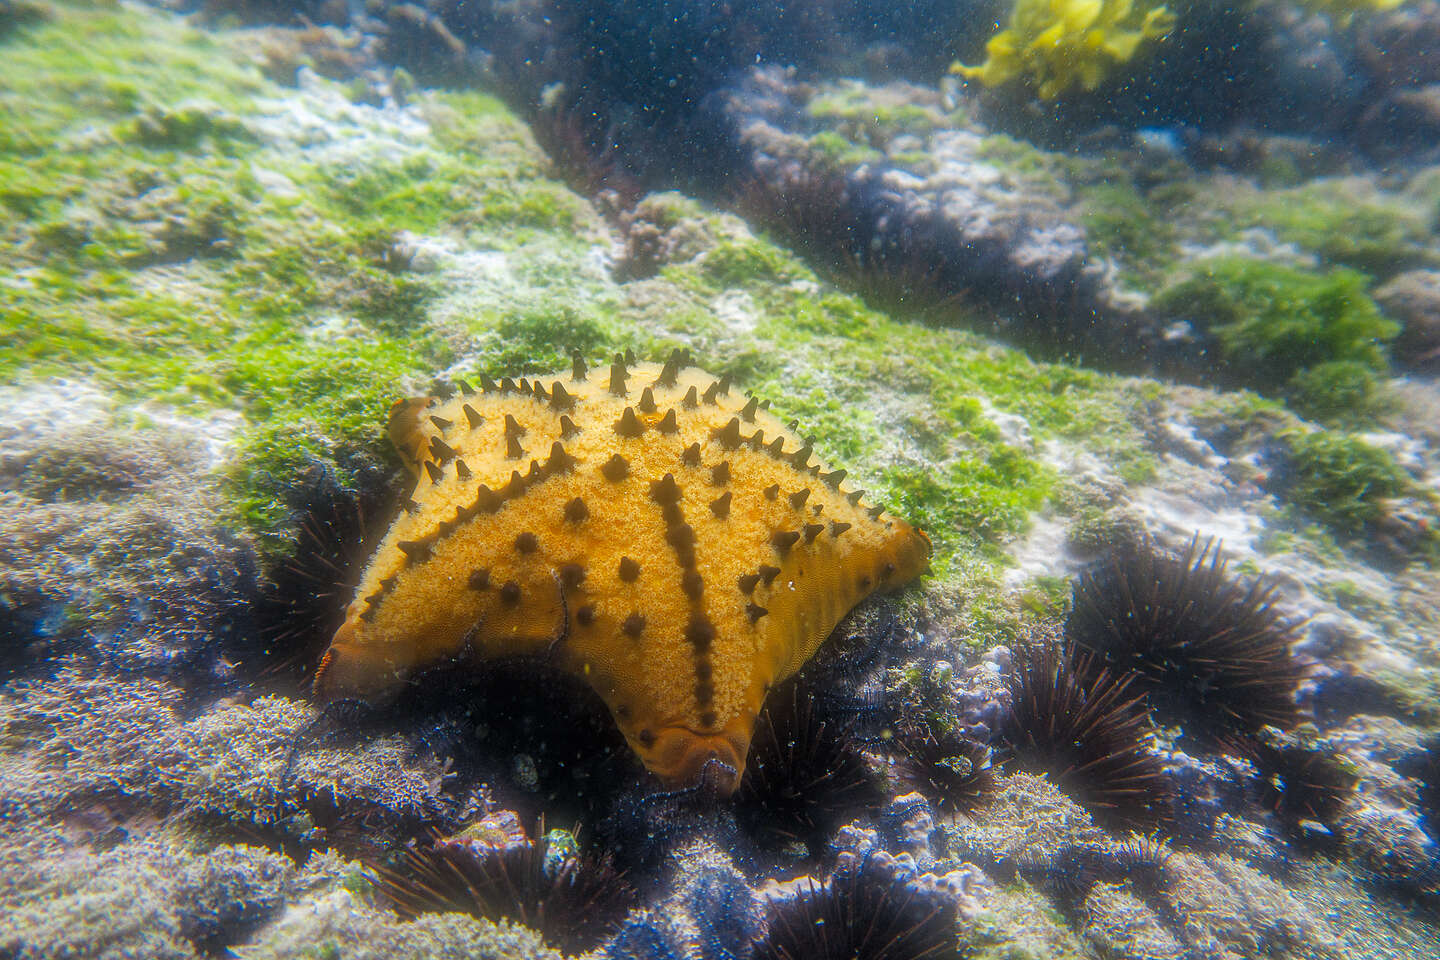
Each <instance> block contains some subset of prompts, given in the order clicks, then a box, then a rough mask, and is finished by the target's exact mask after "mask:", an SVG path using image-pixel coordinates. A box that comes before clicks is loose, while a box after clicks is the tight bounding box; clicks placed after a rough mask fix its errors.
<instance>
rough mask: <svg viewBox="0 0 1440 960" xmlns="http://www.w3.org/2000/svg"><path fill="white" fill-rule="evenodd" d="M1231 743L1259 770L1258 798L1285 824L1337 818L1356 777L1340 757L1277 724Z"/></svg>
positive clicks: (1351, 790)
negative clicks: (1281, 731)
mask: <svg viewBox="0 0 1440 960" xmlns="http://www.w3.org/2000/svg"><path fill="white" fill-rule="evenodd" d="M1229 747H1230V750H1231V752H1232V753H1234V754H1235V755H1236V756H1240V757H1244V758H1245V759H1247V760H1249V761H1250V762H1251V763H1253V764H1254V765H1255V767H1256V768H1257V769H1258V770H1259V771H1260V778H1259V783H1258V792H1259V800H1260V803H1261V804H1262V805H1263V806H1264V807H1266V808H1267V809H1269V810H1271V811H1273V812H1274V814H1275V815H1276V816H1277V817H1279V818H1280V819H1281V820H1282V821H1283V822H1285V823H1286V824H1289V825H1294V824H1297V823H1299V822H1300V821H1302V820H1313V821H1315V822H1316V823H1323V824H1325V825H1326V826H1329V825H1331V824H1333V823H1335V822H1336V821H1337V820H1338V819H1339V818H1340V814H1341V812H1342V811H1343V810H1344V808H1345V804H1346V803H1347V802H1348V801H1349V799H1350V797H1351V795H1352V794H1354V792H1355V785H1356V784H1357V783H1359V781H1360V776H1359V774H1358V773H1357V772H1356V771H1355V769H1354V767H1353V765H1352V764H1350V763H1348V762H1347V761H1346V760H1344V759H1343V758H1341V757H1339V756H1337V755H1335V754H1334V753H1331V752H1328V751H1326V750H1323V749H1320V748H1319V747H1317V746H1315V745H1312V744H1310V743H1306V742H1305V741H1304V740H1302V739H1301V738H1299V737H1296V736H1291V735H1287V734H1284V733H1280V732H1278V731H1275V730H1264V731H1261V733H1260V735H1259V736H1258V737H1253V738H1246V739H1244V740H1237V741H1233V742H1231V743H1230V744H1229Z"/></svg>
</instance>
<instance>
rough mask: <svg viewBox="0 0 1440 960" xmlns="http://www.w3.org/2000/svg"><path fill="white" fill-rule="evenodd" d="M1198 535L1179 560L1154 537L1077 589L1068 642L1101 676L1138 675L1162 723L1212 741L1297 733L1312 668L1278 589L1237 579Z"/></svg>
mask: <svg viewBox="0 0 1440 960" xmlns="http://www.w3.org/2000/svg"><path fill="white" fill-rule="evenodd" d="M1226 565H1227V561H1226V559H1225V558H1224V556H1223V555H1222V553H1221V550H1220V548H1219V546H1218V545H1216V544H1215V542H1214V541H1213V540H1206V541H1204V542H1203V543H1202V542H1201V540H1200V538H1199V535H1198V534H1197V535H1196V536H1195V537H1193V538H1192V539H1191V540H1190V544H1189V546H1188V547H1187V548H1186V550H1185V552H1184V553H1183V554H1181V555H1180V556H1179V557H1172V556H1170V555H1168V554H1166V553H1165V552H1164V551H1162V550H1160V549H1159V548H1158V547H1157V546H1156V545H1155V543H1154V542H1153V541H1151V540H1150V539H1149V538H1148V537H1145V538H1142V539H1141V541H1140V543H1139V544H1137V545H1135V546H1134V547H1133V548H1129V549H1122V550H1119V551H1116V552H1115V553H1114V554H1112V555H1111V557H1110V558H1109V560H1108V561H1106V562H1104V563H1102V564H1101V565H1100V566H1099V567H1097V568H1095V569H1092V570H1089V571H1087V572H1085V573H1084V574H1083V575H1082V576H1081V577H1080V579H1079V580H1078V581H1077V582H1076V584H1075V588H1074V594H1073V596H1074V603H1073V607H1072V610H1071V613H1070V617H1069V620H1068V621H1067V622H1066V625H1065V634H1066V638H1067V639H1068V640H1069V642H1071V643H1073V644H1075V645H1076V646H1077V647H1078V648H1080V649H1082V650H1085V651H1087V652H1089V653H1090V654H1091V655H1092V656H1093V658H1094V659H1093V661H1092V663H1093V664H1094V666H1095V667H1099V668H1103V669H1108V670H1110V671H1112V672H1113V673H1115V674H1121V675H1123V674H1133V676H1134V677H1135V686H1136V689H1137V690H1140V691H1143V692H1144V694H1145V696H1146V697H1147V699H1148V702H1149V705H1150V707H1151V708H1152V709H1153V710H1154V712H1155V716H1156V717H1157V718H1158V719H1159V720H1160V721H1161V722H1162V723H1178V724H1181V725H1182V726H1184V727H1185V729H1186V730H1187V731H1189V732H1192V733H1199V734H1202V735H1203V736H1206V737H1209V738H1215V737H1219V736H1223V735H1225V734H1226V733H1228V732H1230V731H1253V730H1258V729H1259V728H1261V727H1263V726H1265V725H1267V724H1269V725H1272V726H1276V727H1281V728H1289V727H1293V726H1295V724H1296V723H1298V722H1299V719H1300V708H1299V706H1298V705H1297V703H1296V700H1295V692H1296V688H1297V687H1298V686H1299V684H1300V682H1301V680H1303V679H1304V677H1305V667H1304V665H1303V664H1301V663H1300V662H1299V661H1298V660H1297V659H1296V658H1295V656H1294V655H1293V654H1292V653H1291V649H1290V648H1291V645H1292V644H1293V643H1294V641H1295V634H1294V631H1293V629H1292V628H1291V626H1290V625H1289V624H1287V623H1286V621H1285V620H1284V618H1283V617H1282V616H1281V614H1280V610H1279V609H1278V608H1277V607H1276V605H1275V602H1274V600H1275V586H1274V585H1273V584H1266V583H1264V582H1263V581H1260V580H1255V581H1252V582H1249V583H1245V582H1242V581H1240V580H1237V579H1235V578H1234V577H1231V576H1229V575H1228V573H1227V571H1226Z"/></svg>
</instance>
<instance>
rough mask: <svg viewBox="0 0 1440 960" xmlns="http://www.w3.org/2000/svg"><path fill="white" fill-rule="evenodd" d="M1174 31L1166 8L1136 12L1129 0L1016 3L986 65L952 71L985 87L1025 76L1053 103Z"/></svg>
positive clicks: (988, 50)
mask: <svg viewBox="0 0 1440 960" xmlns="http://www.w3.org/2000/svg"><path fill="white" fill-rule="evenodd" d="M1174 27H1175V15H1174V14H1172V13H1171V12H1170V11H1169V10H1168V9H1166V8H1165V7H1164V6H1159V7H1148V8H1145V7H1142V8H1137V7H1136V6H1135V4H1134V2H1133V0H1016V4H1015V8H1014V10H1012V11H1011V12H1010V23H1009V26H1007V27H1006V28H1005V29H1004V30H1001V31H1000V32H999V33H997V34H995V36H993V37H991V38H990V40H989V42H987V43H986V44H985V54H986V57H985V62H984V63H982V64H980V65H979V66H978V67H970V66H966V65H964V64H962V63H958V62H957V63H955V64H952V65H951V67H950V72H951V73H958V74H959V75H961V76H963V77H966V78H968V79H971V80H979V81H980V82H982V83H984V84H985V85H986V86H987V87H996V86H1000V85H1001V84H1005V83H1008V82H1010V81H1011V80H1015V79H1017V78H1022V77H1023V78H1024V79H1025V80H1027V81H1029V82H1030V83H1033V84H1034V85H1035V86H1036V88H1037V89H1038V90H1039V93H1040V96H1041V97H1043V98H1044V99H1046V100H1053V99H1055V98H1056V97H1058V96H1060V95H1061V94H1062V93H1065V92H1066V91H1068V90H1070V89H1071V88H1072V87H1075V86H1077V85H1078V86H1080V87H1081V88H1083V89H1085V90H1094V89H1095V88H1096V87H1098V86H1100V84H1101V82H1102V81H1103V80H1104V79H1105V77H1106V75H1107V74H1109V72H1110V70H1111V69H1112V68H1113V67H1115V66H1116V65H1118V64H1122V63H1127V62H1128V61H1130V60H1131V59H1132V58H1133V57H1134V56H1135V53H1136V51H1138V50H1139V49H1140V45H1141V44H1142V43H1144V42H1145V41H1146V40H1162V39H1164V38H1165V37H1166V36H1168V35H1169V33H1170V31H1171V30H1172V29H1174Z"/></svg>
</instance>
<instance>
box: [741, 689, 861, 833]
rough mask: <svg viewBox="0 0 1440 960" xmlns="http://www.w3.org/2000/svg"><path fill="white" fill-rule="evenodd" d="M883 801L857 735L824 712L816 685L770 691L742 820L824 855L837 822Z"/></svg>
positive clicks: (744, 786) (744, 791)
mask: <svg viewBox="0 0 1440 960" xmlns="http://www.w3.org/2000/svg"><path fill="white" fill-rule="evenodd" d="M879 800H880V796H879V793H878V791H877V790H876V787H875V784H874V780H873V778H872V776H871V774H870V770H869V768H868V767H867V765H866V763H865V760H864V758H863V757H862V756H861V755H860V751H859V747H858V745H857V744H856V742H855V740H854V738H853V737H851V736H850V734H849V732H848V730H846V729H845V728H844V727H842V726H840V725H839V724H837V723H836V722H835V721H833V720H828V719H824V718H822V717H821V716H820V714H819V712H818V709H817V705H816V703H815V698H814V696H813V695H812V694H811V693H810V691H809V690H807V689H805V688H803V687H802V686H801V685H800V684H796V683H791V684H787V685H786V686H785V687H782V688H781V689H779V690H777V691H775V692H774V693H772V694H771V695H770V697H769V699H768V700H767V702H766V704H765V709H764V710H763V711H762V712H761V714H760V719H759V721H758V722H757V724H756V728H755V738H754V740H753V741H752V743H751V746H750V758H749V761H748V763H747V764H746V767H745V777H744V779H743V780H742V781H741V783H740V791H739V793H738V794H737V796H736V814H737V816H738V817H739V819H740V822H741V823H742V824H745V825H746V826H747V828H749V829H750V830H751V832H752V833H762V834H768V835H770V836H771V837H772V838H777V839H781V840H797V839H798V840H803V841H804V842H805V843H806V844H807V846H809V847H810V849H811V852H812V853H817V852H819V851H820V850H822V849H823V847H824V843H825V841H826V840H828V839H829V833H830V831H831V830H832V829H833V828H834V827H835V826H837V825H838V824H839V823H841V822H843V821H844V820H845V818H846V817H848V816H853V815H854V814H856V813H859V812H860V811H862V810H863V809H864V808H866V807H867V806H871V805H873V804H875V803H877V802H878V801H879Z"/></svg>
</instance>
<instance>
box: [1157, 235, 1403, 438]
mask: <svg viewBox="0 0 1440 960" xmlns="http://www.w3.org/2000/svg"><path fill="white" fill-rule="evenodd" d="M1368 287H1369V279H1368V278H1367V277H1365V276H1364V275H1363V274H1360V273H1357V272H1355V271H1353V270H1347V269H1343V268H1337V269H1334V270H1330V271H1328V272H1325V273H1318V272H1315V271H1311V270H1301V269H1297V268H1294V267H1288V266H1283V265H1280V264H1275V263H1269V262H1265V261H1260V260H1250V259H1246V258H1242V257H1226V258H1221V259H1218V260H1212V261H1209V262H1207V263H1204V264H1202V265H1200V266H1198V267H1196V268H1195V269H1194V270H1193V272H1192V273H1191V275H1190V276H1189V277H1188V278H1187V279H1185V280H1183V281H1181V282H1179V283H1177V284H1175V285H1174V286H1172V287H1170V288H1169V289H1167V290H1166V291H1164V292H1163V293H1162V294H1160V295H1159V296H1158V297H1157V298H1156V299H1155V301H1154V304H1153V306H1154V308H1155V310H1156V311H1157V313H1158V315H1160V316H1163V317H1169V318H1172V319H1176V320H1183V321H1185V322H1187V323H1189V324H1191V326H1192V327H1194V328H1195V329H1197V330H1199V331H1201V332H1202V333H1203V334H1204V335H1206V336H1208V337H1211V338H1212V339H1213V340H1214V342H1215V344H1216V346H1217V347H1218V351H1219V360H1220V361H1221V363H1222V364H1223V366H1222V369H1221V371H1220V372H1221V373H1222V374H1223V375H1224V376H1226V377H1228V378H1229V379H1230V380H1232V381H1233V382H1235V383H1240V384H1244V385H1248V386H1251V387H1254V388H1255V389H1261V390H1266V391H1274V390H1276V389H1277V388H1278V390H1279V392H1280V393H1281V395H1282V396H1285V395H1288V396H1289V397H1290V398H1291V400H1292V402H1295V403H1296V404H1297V409H1298V410H1299V412H1301V413H1308V414H1311V415H1314V416H1325V415H1330V414H1333V413H1334V412H1335V411H1336V410H1337V409H1338V408H1339V407H1342V406H1343V405H1344V404H1345V403H1346V402H1347V401H1349V400H1353V399H1357V398H1358V399H1363V398H1366V397H1369V396H1372V395H1373V393H1374V391H1375V389H1376V387H1377V381H1376V378H1377V377H1378V375H1379V374H1380V373H1382V372H1383V371H1384V370H1385V369H1386V367H1387V360H1386V354H1385V344H1386V343H1388V341H1390V340H1391V339H1393V338H1394V337H1395V335H1396V333H1398V332H1399V327H1398V325H1397V324H1395V323H1394V321H1392V320H1389V319H1387V318H1386V317H1385V316H1383V315H1382V314H1381V313H1380V308H1379V307H1378V306H1377V305H1376V304H1375V301H1374V300H1372V299H1371V298H1370V296H1369V294H1368V293H1367V292H1366V291H1367V289H1368ZM1337 364H1343V366H1336V365H1337Z"/></svg>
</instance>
